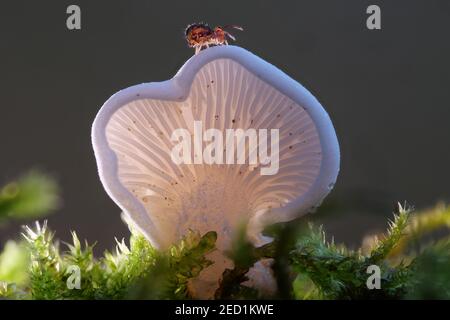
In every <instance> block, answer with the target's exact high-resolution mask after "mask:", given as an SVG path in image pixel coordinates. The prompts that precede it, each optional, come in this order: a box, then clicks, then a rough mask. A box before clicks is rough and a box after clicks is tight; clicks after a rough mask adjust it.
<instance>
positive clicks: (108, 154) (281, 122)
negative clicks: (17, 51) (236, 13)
mask: <svg viewBox="0 0 450 320" xmlns="http://www.w3.org/2000/svg"><path fill="white" fill-rule="evenodd" d="M196 121H199V122H196ZM199 123H200V124H201V125H202V130H203V131H202V132H205V131H207V130H208V129H211V128H215V129H218V130H220V132H221V133H222V138H223V139H224V141H225V137H226V130H227V129H243V130H247V129H255V130H257V131H258V130H259V131H258V132H263V133H264V129H265V130H268V131H267V133H268V132H271V130H272V129H275V130H276V129H278V133H279V152H276V150H275V149H276V148H275V147H274V146H270V142H268V143H269V146H268V147H267V150H266V151H267V152H268V154H269V151H270V150H271V151H272V155H274V156H275V157H274V158H273V159H272V160H273V161H272V163H271V164H270V165H272V166H277V167H278V171H277V172H276V173H275V174H266V175H264V174H262V171H261V170H262V169H263V168H268V166H269V164H267V162H266V164H263V163H261V162H259V163H258V164H257V165H252V164H249V162H250V161H249V159H250V154H257V155H259V153H258V152H260V151H261V150H262V149H264V148H262V147H261V146H260V145H259V148H255V147H252V145H250V143H249V142H247V143H246V144H245V151H246V156H247V161H245V163H241V164H226V163H224V164H216V163H214V164H207V163H205V162H207V161H205V159H204V158H203V159H202V155H203V154H202V153H201V152H206V151H205V150H206V147H207V146H208V144H210V142H205V141H201V140H202V135H200V138H199V137H198V133H199V132H198V131H195V130H196V129H195V128H194V124H199ZM177 129H185V130H187V131H183V132H188V133H189V135H188V137H184V139H186V141H188V140H191V141H188V142H192V143H194V142H193V141H199V142H198V143H199V144H197V147H195V146H194V151H193V152H192V154H190V155H189V157H190V158H191V156H192V158H191V160H192V162H193V163H192V164H186V163H179V164H177V163H175V162H174V161H173V158H172V157H171V155H172V152H173V149H174V146H175V145H176V144H177V143H178V142H175V141H174V140H173V139H171V138H173V137H172V135H173V134H174V132H175V131H176V130H177ZM197 129H198V128H197ZM202 132H200V133H202ZM268 135H269V133H268ZM269 136H270V135H269ZM218 137H219V136H216V138H218ZM258 137H259V136H258ZM203 138H205V137H203ZM236 139H237V140H236V141H235V142H236V146H237V145H238V142H239V141H245V140H243V139H245V137H244V138H242V137H241V140H239V139H238V138H236ZM92 140H93V146H94V150H95V156H96V159H97V164H98V169H99V174H100V179H101V181H102V183H103V185H104V187H105V189H106V191H107V193H108V194H109V196H110V197H111V198H112V199H113V200H114V201H115V202H116V203H117V205H118V206H119V207H120V208H121V209H122V210H123V211H124V213H125V214H126V215H127V216H128V218H129V219H130V220H131V221H132V222H133V224H134V225H135V227H136V228H138V230H140V231H141V232H142V233H143V234H144V235H145V236H146V237H147V238H148V239H149V240H150V241H151V243H152V244H153V245H154V246H156V247H159V248H165V247H167V246H169V245H170V244H172V243H175V242H176V241H177V240H178V239H179V238H180V237H182V236H183V235H184V234H186V233H187V231H188V230H189V229H192V230H197V231H199V232H201V233H205V232H208V231H216V232H217V234H218V239H217V248H218V250H217V251H215V252H214V253H212V254H211V256H210V259H212V260H213V261H214V262H215V263H214V265H212V266H210V267H208V268H207V269H206V270H204V271H203V272H202V273H201V274H200V276H199V279H198V280H197V281H196V282H195V283H194V284H193V286H192V290H193V291H194V293H195V295H196V296H198V297H211V296H212V293H213V292H214V290H215V288H216V287H217V285H218V280H219V279H220V276H221V274H222V272H223V270H224V268H226V267H228V268H230V267H232V263H231V261H229V260H228V259H227V258H226V257H225V255H224V251H225V250H227V249H228V248H229V245H230V241H231V239H232V237H233V235H234V231H235V230H236V229H237V228H238V226H239V225H240V224H241V223H242V222H245V221H247V222H248V230H247V234H248V237H249V239H250V240H251V241H252V242H253V243H254V244H255V245H261V244H263V243H265V242H266V241H267V239H264V238H263V237H262V236H261V230H262V229H263V228H264V227H265V226H267V225H269V224H273V223H276V222H282V221H289V220H292V219H294V218H297V217H299V216H302V215H304V214H306V213H308V212H310V211H311V210H313V209H314V208H315V207H317V206H318V205H319V204H320V202H321V201H322V199H323V198H324V197H325V196H326V195H327V194H328V192H329V191H330V190H331V189H332V187H333V186H334V183H335V181H336V177H337V174H338V171H339V145H338V141H337V138H336V134H335V131H334V128H333V125H332V123H331V121H330V118H329V117H328V114H327V113H326V111H325V110H324V109H323V108H322V106H321V105H320V103H319V102H318V101H317V100H316V99H315V98H314V97H313V96H312V95H311V93H309V92H308V91H307V90H306V89H305V88H304V87H302V86H301V85H300V84H299V83H297V82H296V81H294V80H293V79H291V78H290V77H288V76H287V75H286V74H284V73H283V72H282V71H280V70H279V69H277V68H276V67H274V66H273V65H271V64H269V63H267V62H265V61H263V60H262V59H260V58H258V57H256V56H255V55H253V54H252V53H250V52H248V51H246V50H244V49H242V48H239V47H235V46H219V47H213V48H210V49H207V50H204V51H202V52H201V53H199V54H198V55H196V56H193V57H192V58H191V59H190V60H188V61H187V62H186V63H185V65H184V66H183V67H182V68H181V69H180V71H179V72H178V73H177V74H176V75H175V77H174V78H173V79H171V80H168V81H164V82H160V83H145V84H141V85H136V86H133V87H130V88H127V89H125V90H122V91H119V92H118V93H116V94H115V95H113V96H112V97H111V98H110V99H109V100H108V101H107V102H106V103H105V104H104V105H103V107H102V108H101V110H100V112H99V113H98V115H97V117H96V119H95V121H94V124H93V129H92ZM274 140H276V139H275V137H272V139H269V140H268V141H274ZM180 141H181V140H180ZM247 141H249V139H247ZM260 141H261V139H260ZM219 145H220V144H219ZM219 145H215V146H216V147H218V146H219ZM199 147H200V149H199ZM217 150H219V149H218V148H217ZM217 150H216V151H217ZM236 150H237V149H236ZM209 151H211V149H210V150H209ZM223 152H224V162H225V159H226V152H227V150H226V141H225V142H224V149H223ZM206 153H207V152H206ZM212 154H214V153H213V152H212ZM183 155H184V153H183ZM214 155H217V154H214ZM235 156H237V155H235ZM276 157H278V158H279V161H277V160H276ZM219 158H220V157H219ZM195 162H197V164H196V163H195ZM199 162H202V163H201V164H200V163H199ZM272 173H273V172H272ZM255 274H258V273H257V272H256V273H255ZM253 280H254V282H255V283H257V282H258V279H253Z"/></svg>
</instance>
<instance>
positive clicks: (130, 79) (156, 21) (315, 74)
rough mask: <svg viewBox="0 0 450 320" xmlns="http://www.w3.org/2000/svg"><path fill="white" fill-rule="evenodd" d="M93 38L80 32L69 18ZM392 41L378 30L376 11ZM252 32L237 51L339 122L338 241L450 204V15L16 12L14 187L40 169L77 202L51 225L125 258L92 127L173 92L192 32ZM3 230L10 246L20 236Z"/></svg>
mask: <svg viewBox="0 0 450 320" xmlns="http://www.w3.org/2000/svg"><path fill="white" fill-rule="evenodd" d="M70 4H77V5H79V6H80V7H81V10H82V30H81V31H69V30H67V28H66V18H67V15H66V8H67V6H68V5H70ZM370 4H377V5H379V6H380V7H381V10H382V30H380V31H370V30H368V29H367V28H366V18H367V14H366V13H365V12H366V8H367V7H368V5H370ZM196 21H207V22H209V23H210V24H212V25H224V24H239V25H242V26H243V27H244V28H245V31H244V32H239V31H236V32H235V35H236V36H237V38H238V41H237V45H239V46H242V47H244V48H246V49H248V50H250V51H252V52H253V53H255V54H256V55H258V56H260V57H262V58H263V59H265V60H266V61H269V62H271V63H273V64H275V65H276V66H278V67H279V68H281V69H282V70H283V71H285V72H286V73H287V74H289V75H290V76H291V77H293V78H294V79H296V80H298V81H299V82H300V83H302V84H303V85H304V86H306V87H307V88H308V89H309V90H310V91H311V92H312V93H313V94H314V95H316V96H317V98H318V99H319V101H321V102H322V104H323V105H324V107H325V108H326V109H327V111H328V112H329V114H330V116H331V119H332V120H333V123H334V125H335V128H336V131H337V134H338V138H339V141H340V145H341V152H342V166H341V173H340V176H339V179H338V183H337V185H336V188H335V190H334V191H333V192H332V194H331V196H330V197H329V199H328V200H327V201H328V204H331V205H330V206H331V207H333V208H334V209H336V212H340V213H336V214H334V215H331V216H328V217H327V218H326V219H324V220H325V224H326V227H327V229H328V231H329V232H331V234H334V235H335V238H336V241H346V242H349V243H352V242H353V243H357V242H359V241H360V240H361V238H362V235H363V234H364V233H365V232H372V231H377V230H379V229H381V228H384V226H385V224H386V219H385V217H386V216H389V215H390V214H391V208H392V205H393V203H394V202H395V201H397V200H401V201H403V200H407V201H408V202H409V203H411V204H413V205H415V206H416V207H418V208H424V207H427V206H431V205H433V204H435V202H436V201H438V200H449V199H450V189H449V182H450V170H449V169H448V166H449V163H450V148H449V147H450V142H449V138H450V126H449V120H450V105H449V101H450V88H449V83H450V81H449V80H450V59H449V57H450V37H449V31H450V1H448V0H421V1H419V0H395V1H392V0H390V1H387V0H386V1H363V0H345V1H344V0H340V1H337V0H327V1H325V0H308V1H306V0H305V1H299V0H295V1H265V0H259V1H248V0H245V1H244V0H241V1H234V0H223V1H149V0H147V1H144V0H140V1H137V0H134V1H130V0H127V1H125V0H122V1H107V0H102V1H100V0H95V1H80V0H76V1H75V0H74V1H70V2H69V1H63V0H55V1H31V0H30V1H20V0H19V1H18V0H15V1H8V2H6V1H2V4H1V7H0V88H1V89H0V96H1V100H0V101H1V102H0V103H1V104H0V108H1V113H0V137H1V142H2V143H1V149H0V150H1V151H0V168H1V170H0V183H4V182H7V181H8V180H10V179H12V178H14V177H16V176H18V175H19V174H20V173H22V172H24V171H27V170H28V169H30V168H36V167H37V168H41V169H43V170H45V171H47V172H49V173H51V174H53V175H54V176H55V177H56V178H57V179H58V181H59V183H60V185H61V186H62V192H63V199H64V202H63V204H62V206H61V208H60V210H58V212H56V213H55V214H54V215H52V216H50V217H49V223H50V226H51V228H52V229H54V230H56V231H57V237H59V238H62V239H67V238H68V237H69V230H73V229H74V230H77V232H78V234H79V235H80V237H81V238H87V239H88V240H89V241H91V242H93V241H98V247H99V248H109V247H111V246H112V245H113V237H114V236H117V237H118V238H120V237H122V236H125V237H126V236H127V233H128V231H127V229H126V227H125V226H124V224H123V223H122V222H121V220H120V217H119V209H118V208H117V207H116V206H115V205H114V203H113V202H112V201H111V200H110V199H109V198H108V196H107V195H106V193H105V192H104V191H103V187H102V185H101V184H100V181H99V179H98V176H97V172H96V164H95V159H94V155H93V151H92V147H91V140H90V130H91V124H92V121H93V119H94V117H95V115H96V113H97V111H98V110H99V108H100V107H101V105H102V104H103V102H104V101H105V100H106V99H107V98H108V97H109V96H111V95H112V94H113V93H114V92H116V91H118V90H119V89H122V88H124V87H127V86H130V85H134V84H137V83H142V82H151V81H161V80H166V79H169V78H171V77H172V76H173V75H174V74H175V72H176V71H177V69H178V68H179V67H180V66H181V65H182V64H183V63H184V61H185V60H187V59H188V58H189V57H190V56H191V55H192V54H193V51H192V50H191V49H189V48H187V47H186V44H185V42H184V39H183V30H184V27H185V26H186V25H187V24H188V23H191V22H196ZM19 226H20V223H13V224H9V225H6V226H1V227H0V244H1V243H2V242H3V241H4V240H6V239H7V238H9V237H14V236H16V235H17V234H18V232H19V231H20V227H19Z"/></svg>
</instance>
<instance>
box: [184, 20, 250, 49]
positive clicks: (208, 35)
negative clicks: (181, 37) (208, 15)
mask: <svg viewBox="0 0 450 320" xmlns="http://www.w3.org/2000/svg"><path fill="white" fill-rule="evenodd" d="M228 28H234V29H237V30H241V31H242V30H244V29H243V28H242V27H239V26H235V25H228V26H225V27H215V28H214V29H212V28H211V27H210V26H209V25H208V24H206V23H193V24H190V25H188V26H187V27H186V32H185V35H186V41H187V43H188V46H189V47H190V48H194V49H195V54H197V53H199V52H200V50H202V48H203V47H206V48H208V47H209V46H210V45H215V46H219V45H227V44H228V41H227V37H228V38H230V39H231V40H233V41H236V38H235V37H234V36H233V35H232V34H230V33H229V32H228V31H226V29H228Z"/></svg>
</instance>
